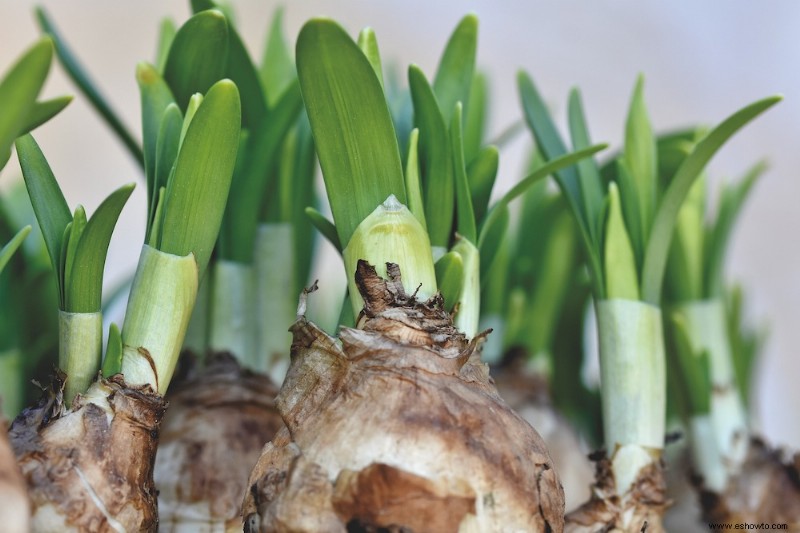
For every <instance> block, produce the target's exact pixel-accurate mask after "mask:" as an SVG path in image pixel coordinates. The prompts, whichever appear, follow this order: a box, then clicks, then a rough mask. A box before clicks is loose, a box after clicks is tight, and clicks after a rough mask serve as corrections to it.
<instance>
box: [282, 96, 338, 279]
mask: <svg viewBox="0 0 800 533" xmlns="http://www.w3.org/2000/svg"><path fill="white" fill-rule="evenodd" d="M296 130H297V144H296V147H295V153H294V164H293V165H292V168H293V169H294V178H293V179H292V194H293V201H292V216H291V221H292V225H293V228H294V232H293V233H294V248H295V274H296V275H295V282H296V283H297V286H296V287H295V290H294V291H293V294H300V292H301V291H302V290H303V288H304V287H307V286H308V283H309V281H310V280H309V276H310V274H311V267H312V262H313V258H314V253H315V250H316V249H317V243H316V232H315V231H314V226H313V225H312V224H311V221H310V220H309V219H308V216H306V213H305V210H306V207H308V206H316V205H318V203H319V200H318V198H317V191H316V187H315V186H314V184H315V182H316V166H317V154H316V152H315V150H314V138H313V136H312V135H311V125H310V124H309V123H308V117H307V116H306V114H305V111H302V112H301V113H300V119H299V120H298V122H297V126H296ZM334 234H335V230H334Z"/></svg>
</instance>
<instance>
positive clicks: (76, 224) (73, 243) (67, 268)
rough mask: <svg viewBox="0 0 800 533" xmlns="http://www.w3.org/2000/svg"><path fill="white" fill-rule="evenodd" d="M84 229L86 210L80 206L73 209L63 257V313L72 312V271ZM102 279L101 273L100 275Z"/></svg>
mask: <svg viewBox="0 0 800 533" xmlns="http://www.w3.org/2000/svg"><path fill="white" fill-rule="evenodd" d="M85 229H86V210H85V209H84V208H83V206H82V205H79V206H78V207H76V208H75V213H74V214H73V215H72V229H71V230H70V235H69V242H68V243H67V253H66V255H65V256H64V264H63V269H64V309H63V310H64V311H70V312H72V311H74V310H73V309H72V308H71V307H70V303H71V300H70V299H71V298H72V297H73V296H80V295H75V294H74V293H71V292H70V289H71V287H72V271H73V267H74V265H75V255H76V252H77V251H78V243H80V242H81V239H82V238H83V232H84V230H85ZM101 278H102V273H101ZM95 311H97V309H92V310H90V311H87V312H95Z"/></svg>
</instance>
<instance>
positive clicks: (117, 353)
mask: <svg viewBox="0 0 800 533" xmlns="http://www.w3.org/2000/svg"><path fill="white" fill-rule="evenodd" d="M121 370H122V335H121V334H120V332H119V326H117V325H116V324H115V323H113V322H112V323H111V326H109V328H108V344H107V345H106V357H105V359H103V377H104V378H106V379H108V378H110V377H111V376H113V375H114V374H119V373H120V371H121Z"/></svg>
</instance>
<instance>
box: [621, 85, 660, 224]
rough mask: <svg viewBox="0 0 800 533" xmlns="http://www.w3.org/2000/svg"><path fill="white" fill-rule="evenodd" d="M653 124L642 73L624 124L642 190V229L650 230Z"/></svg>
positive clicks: (654, 181) (630, 163)
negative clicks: (645, 99)
mask: <svg viewBox="0 0 800 533" xmlns="http://www.w3.org/2000/svg"><path fill="white" fill-rule="evenodd" d="M656 154H657V153H656V141H655V138H654V136H653V128H652V127H651V126H650V119H649V118H648V116H647V108H646V107H645V103H644V77H643V76H641V75H640V76H639V78H638V79H637V81H636V87H635V88H634V91H633V97H632V98H631V104H630V108H629V110H628V120H627V123H626V125H625V153H624V157H625V162H626V164H627V168H628V171H629V172H630V173H631V176H632V177H633V179H634V180H635V182H636V185H637V187H636V188H637V191H638V193H639V214H640V215H641V225H642V233H643V234H644V235H649V234H650V226H651V224H652V221H653V217H654V216H655V211H656V198H657V193H658V175H657V170H658V160H657V155H656Z"/></svg>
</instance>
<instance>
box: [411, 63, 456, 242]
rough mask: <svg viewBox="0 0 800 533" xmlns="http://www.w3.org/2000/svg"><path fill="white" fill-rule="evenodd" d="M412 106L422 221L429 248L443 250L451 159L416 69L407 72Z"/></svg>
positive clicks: (451, 195) (449, 213)
mask: <svg viewBox="0 0 800 533" xmlns="http://www.w3.org/2000/svg"><path fill="white" fill-rule="evenodd" d="M408 84H409V87H410V89H411V99H412V101H413V103H414V123H415V125H416V126H417V128H418V129H419V152H420V160H421V162H422V164H421V167H422V172H421V175H422V187H423V200H424V202H425V220H426V222H427V228H428V234H429V235H430V239H431V245H432V246H444V247H447V246H448V244H449V243H450V237H451V232H452V225H453V214H454V210H455V190H454V187H455V185H454V178H453V172H454V169H453V156H452V155H451V153H450V152H451V145H450V140H449V139H448V135H447V126H446V124H445V121H444V115H443V114H442V112H441V109H440V108H439V104H438V103H437V101H436V96H435V95H434V94H433V89H432V88H431V86H430V84H428V80H427V79H426V78H425V74H423V73H422V70H420V69H419V67H417V66H415V65H412V66H411V67H409V69H408Z"/></svg>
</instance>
